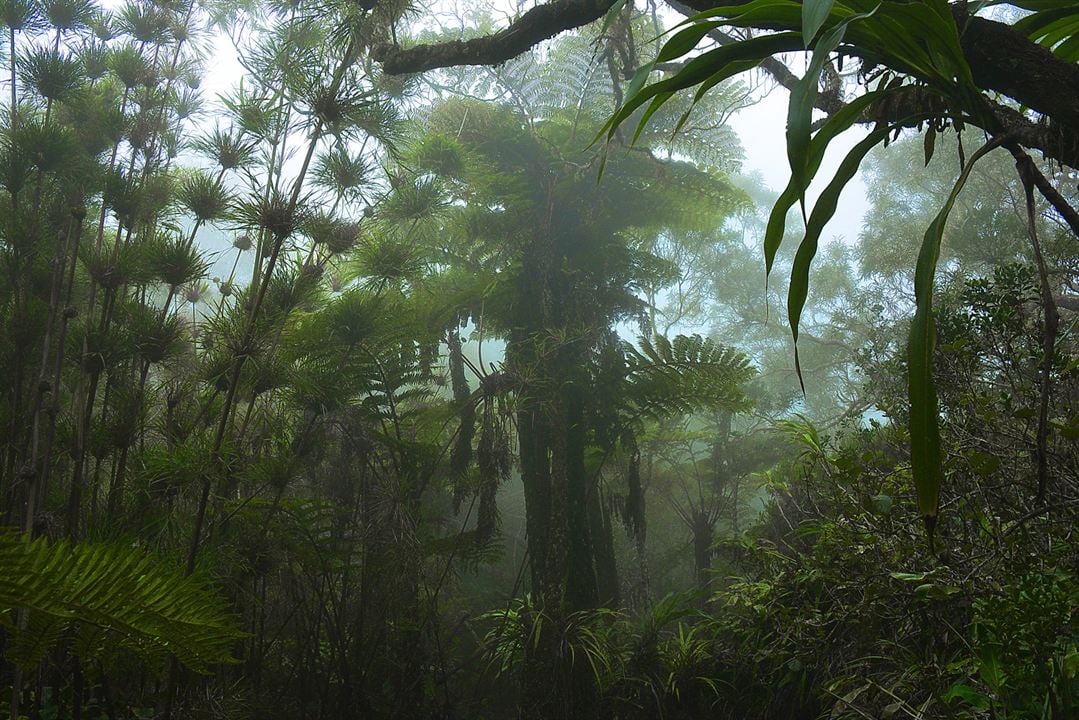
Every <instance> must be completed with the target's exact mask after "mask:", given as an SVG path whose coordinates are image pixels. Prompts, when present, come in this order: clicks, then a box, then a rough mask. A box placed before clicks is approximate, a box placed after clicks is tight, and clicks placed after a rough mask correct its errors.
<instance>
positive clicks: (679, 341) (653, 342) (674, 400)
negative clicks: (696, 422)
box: [624, 335, 756, 417]
mask: <svg viewBox="0 0 1079 720" xmlns="http://www.w3.org/2000/svg"><path fill="white" fill-rule="evenodd" d="M637 344H638V346H639V347H634V346H633V345H631V344H629V343H625V344H624V351H625V355H626V361H627V369H626V372H627V375H626V379H627V381H628V384H629V395H630V398H631V400H632V402H633V403H634V405H635V406H636V410H637V411H639V412H640V413H641V414H642V415H646V416H652V417H663V416H670V415H674V414H678V413H688V412H692V411H694V410H700V409H702V408H720V409H726V410H732V411H735V410H741V409H743V408H745V407H746V405H747V400H746V397H745V393H744V390H743V385H744V384H745V383H746V382H747V381H748V380H749V379H750V378H752V377H753V375H754V373H755V372H756V371H755V370H754V369H753V367H752V366H751V365H750V364H749V358H747V357H746V356H745V355H744V354H743V353H741V352H739V351H737V350H735V349H734V348H731V347H727V346H726V345H721V344H719V343H717V342H714V341H713V340H710V339H709V338H705V337H701V336H700V335H679V336H677V337H675V338H674V340H673V341H672V340H668V339H667V338H666V337H664V336H662V335H656V336H655V337H654V338H651V339H650V338H647V337H641V338H639V339H638V341H637Z"/></svg>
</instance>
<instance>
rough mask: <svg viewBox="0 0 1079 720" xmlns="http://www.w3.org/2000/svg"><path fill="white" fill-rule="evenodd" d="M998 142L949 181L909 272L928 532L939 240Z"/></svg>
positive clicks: (911, 385)
mask: <svg viewBox="0 0 1079 720" xmlns="http://www.w3.org/2000/svg"><path fill="white" fill-rule="evenodd" d="M996 146H997V144H996V143H992V142H990V143H987V144H986V145H983V146H982V147H981V148H979V149H978V151H977V152H976V153H974V155H972V156H971V157H970V160H969V161H968V162H967V164H966V166H965V167H964V168H963V171H962V172H961V173H960V174H959V178H958V179H957V180H956V181H955V185H953V186H952V191H951V193H949V195H948V199H947V201H946V202H945V203H944V206H943V207H942V208H941V209H940V212H938V213H937V215H936V217H935V218H933V222H932V223H931V224H930V226H929V229H928V230H926V232H925V236H924V237H923V238H922V247H921V250H920V251H919V253H918V264H917V267H916V269H915V271H914V298H915V303H916V309H915V313H914V319H913V321H912V322H911V325H910V338H909V341H908V344H907V394H908V397H909V399H910V460H911V474H912V476H913V480H914V487H915V490H916V491H917V493H918V510H919V511H920V512H921V514H922V516H923V517H924V518H925V519H926V527H927V528H928V529H929V532H930V534H932V531H933V527H934V526H935V523H936V517H937V510H938V506H939V502H940V488H941V485H942V484H943V479H944V471H943V462H942V459H941V451H940V417H939V412H938V408H937V390H936V385H935V384H934V382H933V352H934V348H935V345H936V324H935V322H934V319H933V281H934V277H935V275H936V271H937V262H938V261H939V260H940V246H941V240H942V239H943V236H944V226H945V224H946V223H947V221H948V215H949V214H950V213H951V211H952V208H953V207H954V205H955V201H956V198H958V197H959V193H960V192H961V191H962V189H963V186H964V185H965V184H966V182H967V179H968V178H969V177H970V172H971V170H972V169H973V167H974V164H975V163H976V162H977V161H978V160H979V159H980V158H981V157H983V156H984V155H985V154H986V153H988V152H989V151H990V150H992V149H993V148H995V147H996Z"/></svg>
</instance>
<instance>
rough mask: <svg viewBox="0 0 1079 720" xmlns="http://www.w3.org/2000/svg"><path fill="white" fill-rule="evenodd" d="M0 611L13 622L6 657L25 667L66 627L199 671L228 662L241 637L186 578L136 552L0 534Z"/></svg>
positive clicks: (217, 602) (222, 610)
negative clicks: (24, 616)
mask: <svg viewBox="0 0 1079 720" xmlns="http://www.w3.org/2000/svg"><path fill="white" fill-rule="evenodd" d="M0 566H2V567H3V568H4V576H3V579H2V580H0V606H3V607H4V609H5V610H7V611H9V615H8V618H9V620H11V619H12V616H11V615H10V610H11V609H17V610H20V611H25V612H28V614H29V615H28V617H29V624H28V625H27V626H26V628H25V629H24V628H23V627H22V626H20V625H19V624H18V622H17V621H13V622H15V625H14V626H13V627H14V629H15V638H16V645H15V648H14V649H13V652H14V653H15V655H14V659H15V660H16V661H18V662H19V663H21V664H23V665H33V664H34V663H36V662H37V661H38V660H39V659H40V658H41V657H42V656H43V654H44V653H45V652H46V651H47V650H49V648H50V647H51V646H52V645H54V644H55V643H56V642H57V641H58V640H59V638H60V636H61V635H62V634H63V633H64V631H65V630H66V628H68V627H70V626H72V625H82V624H86V625H92V626H94V627H96V628H98V629H100V630H101V631H102V632H103V633H105V635H106V636H108V638H109V641H110V642H112V643H114V644H116V645H119V646H121V647H124V648H126V649H129V650H133V651H135V652H138V653H141V654H143V655H145V656H148V657H153V656H154V655H156V654H160V653H168V654H172V655H174V656H176V658H177V659H179V660H180V661H181V662H183V663H184V664H185V665H188V666H189V667H191V668H193V669H195V670H200V671H206V670H208V669H209V667H210V666H212V665H214V664H218V663H223V662H231V661H232V654H231V647H232V644H233V643H234V642H235V640H236V639H237V638H239V637H240V636H241V633H240V632H239V631H238V630H237V629H236V628H235V625H234V624H233V621H232V619H231V618H230V617H229V616H228V613H227V610H226V605H225V604H224V602H223V601H222V600H221V599H220V598H219V597H217V596H216V595H214V594H213V593H211V592H210V591H208V590H207V589H206V587H205V585H204V584H203V583H202V582H201V581H200V580H198V579H196V578H193V577H185V576H184V575H183V574H182V573H180V572H179V571H178V570H175V569H172V568H166V567H165V566H163V565H162V561H160V560H158V559H156V558H154V557H153V556H151V555H148V554H147V553H145V552H144V551H142V550H141V549H138V548H129V547H122V546H120V545H111V544H96V543H76V544H70V543H67V542H58V543H49V542H48V541H47V540H45V539H44V538H39V539H37V540H32V541H31V540H27V539H25V538H23V537H21V536H20V535H18V534H16V533H12V532H10V531H7V532H4V533H2V534H0Z"/></svg>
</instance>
